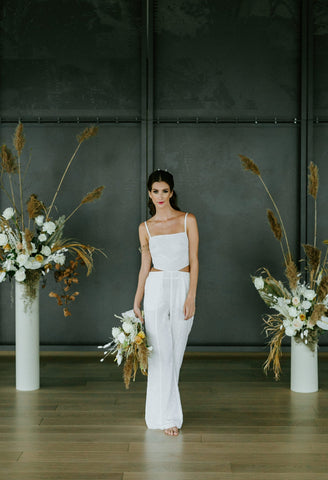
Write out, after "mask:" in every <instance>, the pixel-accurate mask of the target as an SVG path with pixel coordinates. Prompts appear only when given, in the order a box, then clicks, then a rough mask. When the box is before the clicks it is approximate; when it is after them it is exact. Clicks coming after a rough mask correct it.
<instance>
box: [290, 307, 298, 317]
mask: <svg viewBox="0 0 328 480" xmlns="http://www.w3.org/2000/svg"><path fill="white" fill-rule="evenodd" d="M288 314H289V315H290V316H291V317H297V316H298V311H297V310H296V308H295V307H289V308H288Z"/></svg>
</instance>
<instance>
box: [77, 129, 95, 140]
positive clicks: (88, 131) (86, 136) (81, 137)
mask: <svg viewBox="0 0 328 480" xmlns="http://www.w3.org/2000/svg"><path fill="white" fill-rule="evenodd" d="M97 132H98V127H95V126H94V125H92V126H91V127H87V128H85V129H84V130H83V132H82V133H81V134H79V135H77V137H76V138H77V140H78V142H79V143H82V142H84V140H88V139H89V138H90V137H94V136H95V135H97Z"/></svg>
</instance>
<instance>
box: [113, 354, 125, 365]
mask: <svg viewBox="0 0 328 480" xmlns="http://www.w3.org/2000/svg"><path fill="white" fill-rule="evenodd" d="M122 359H123V356H122V354H121V352H118V354H117V355H116V359H115V360H116V361H117V365H121V363H122Z"/></svg>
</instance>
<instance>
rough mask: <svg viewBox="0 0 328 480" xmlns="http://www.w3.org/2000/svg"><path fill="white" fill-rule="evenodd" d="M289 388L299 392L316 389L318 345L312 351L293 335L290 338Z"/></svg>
mask: <svg viewBox="0 0 328 480" xmlns="http://www.w3.org/2000/svg"><path fill="white" fill-rule="evenodd" d="M290 389H291V390H292V391H293V392H299V393H312V392H317V391H318V346H317V345H316V346H315V350H314V351H312V350H311V348H309V347H308V346H307V345H305V344H304V343H303V342H296V340H295V339H294V337H292V338H291V370H290Z"/></svg>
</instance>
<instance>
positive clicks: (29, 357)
mask: <svg viewBox="0 0 328 480" xmlns="http://www.w3.org/2000/svg"><path fill="white" fill-rule="evenodd" d="M15 294H16V295H15V314H16V319H15V320H16V321H15V323H16V388H17V390H25V391H30V390H37V389H38V388H40V352H39V351H40V347H39V283H37V285H36V287H35V295H32V296H30V295H29V292H28V291H27V289H26V285H25V284H24V283H20V282H17V281H16V289H15Z"/></svg>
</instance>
